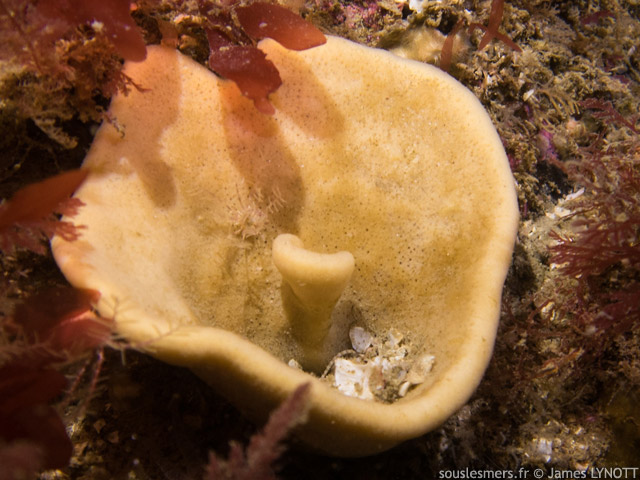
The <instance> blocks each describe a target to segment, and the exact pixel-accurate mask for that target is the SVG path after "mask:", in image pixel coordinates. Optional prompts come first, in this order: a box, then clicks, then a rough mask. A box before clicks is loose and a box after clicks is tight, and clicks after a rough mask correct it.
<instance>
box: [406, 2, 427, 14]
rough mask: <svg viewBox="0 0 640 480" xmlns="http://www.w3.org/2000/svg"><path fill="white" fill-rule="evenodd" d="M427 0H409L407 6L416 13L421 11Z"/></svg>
mask: <svg viewBox="0 0 640 480" xmlns="http://www.w3.org/2000/svg"><path fill="white" fill-rule="evenodd" d="M427 3H428V0H409V8H410V9H411V10H413V11H414V12H417V13H422V12H423V11H424V7H425V6H426V4H427Z"/></svg>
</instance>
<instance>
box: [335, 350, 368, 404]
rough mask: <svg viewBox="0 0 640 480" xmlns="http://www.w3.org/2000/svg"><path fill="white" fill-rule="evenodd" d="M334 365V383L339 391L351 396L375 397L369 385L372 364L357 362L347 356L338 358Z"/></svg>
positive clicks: (366, 398)
mask: <svg viewBox="0 0 640 480" xmlns="http://www.w3.org/2000/svg"><path fill="white" fill-rule="evenodd" d="M334 365H335V369H334V385H335V387H336V388H337V389H338V390H339V391H341V392H342V393H344V394H345V395H349V396H350V397H357V398H362V399H363V400H372V399H373V393H372V392H371V387H370V385H369V381H370V379H371V373H372V368H371V365H367V364H362V363H356V362H354V361H352V360H347V359H346V358H336V360H335V364H334Z"/></svg>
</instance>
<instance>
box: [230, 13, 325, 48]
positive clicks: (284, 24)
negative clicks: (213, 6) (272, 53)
mask: <svg viewBox="0 0 640 480" xmlns="http://www.w3.org/2000/svg"><path fill="white" fill-rule="evenodd" d="M236 15H237V16H238V20H239V21H240V25H242V28H243V29H244V31H245V32H246V33H247V34H248V35H249V36H251V37H252V38H255V39H262V38H272V39H274V40H275V41H277V42H278V43H279V44H281V45H282V46H283V47H286V48H288V49H289V50H306V49H308V48H312V47H317V46H318V45H322V44H324V43H326V41H327V39H326V38H325V36H324V35H323V34H322V32H321V31H320V30H318V29H317V28H316V27H314V26H313V25H311V24H310V23H309V22H307V21H305V20H304V19H302V18H301V17H300V16H299V15H296V14H295V13H293V12H291V11H290V10H287V9H286V8H284V7H281V6H279V5H275V4H270V3H263V2H256V3H252V4H251V5H248V6H246V7H239V8H237V9H236Z"/></svg>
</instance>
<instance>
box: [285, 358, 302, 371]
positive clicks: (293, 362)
mask: <svg viewBox="0 0 640 480" xmlns="http://www.w3.org/2000/svg"><path fill="white" fill-rule="evenodd" d="M287 365H289V366H290V367H291V368H295V369H296V370H302V365H300V364H299V363H298V362H297V361H296V360H295V359H294V358H292V359H291V360H289V363H287Z"/></svg>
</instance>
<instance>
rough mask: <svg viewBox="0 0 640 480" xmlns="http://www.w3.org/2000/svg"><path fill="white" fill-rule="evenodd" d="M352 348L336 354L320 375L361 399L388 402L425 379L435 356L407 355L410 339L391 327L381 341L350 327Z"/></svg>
mask: <svg viewBox="0 0 640 480" xmlns="http://www.w3.org/2000/svg"><path fill="white" fill-rule="evenodd" d="M349 337H350V339H351V344H352V346H353V350H346V351H344V352H341V353H339V354H338V355H337V356H336V357H335V358H334V359H333V361H332V362H331V364H330V365H329V367H328V368H327V371H326V372H325V373H324V374H323V376H322V378H326V379H327V380H330V381H332V383H333V386H334V387H335V388H337V389H338V390H339V391H340V392H342V393H344V394H345V395H348V396H351V397H356V398H360V399H363V400H379V401H383V402H392V401H394V400H397V399H398V398H401V397H404V396H405V395H406V394H407V393H408V392H409V390H410V389H411V388H412V387H414V386H416V385H419V384H421V383H423V382H425V381H426V379H427V377H428V375H429V373H430V372H431V370H432V368H433V365H434V362H435V357H434V356H433V355H427V354H425V355H421V356H419V357H418V358H415V356H412V355H411V344H410V342H409V341H408V340H407V339H406V338H405V337H404V335H402V334H401V333H400V332H398V331H397V330H395V329H391V330H390V331H389V332H388V333H387V335H385V336H384V337H383V340H379V339H378V337H376V336H375V335H374V334H373V333H371V332H368V331H367V330H365V329H364V328H362V327H352V328H351V330H350V331H349Z"/></svg>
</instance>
